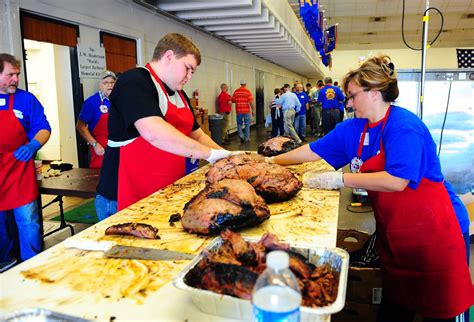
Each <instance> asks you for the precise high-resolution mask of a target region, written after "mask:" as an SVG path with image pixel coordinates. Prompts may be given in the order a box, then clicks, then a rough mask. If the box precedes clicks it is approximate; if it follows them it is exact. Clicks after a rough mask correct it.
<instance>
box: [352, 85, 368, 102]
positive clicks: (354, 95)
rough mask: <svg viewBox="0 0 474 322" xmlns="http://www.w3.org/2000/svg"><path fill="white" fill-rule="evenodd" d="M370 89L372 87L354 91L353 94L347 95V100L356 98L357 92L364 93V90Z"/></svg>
mask: <svg viewBox="0 0 474 322" xmlns="http://www.w3.org/2000/svg"><path fill="white" fill-rule="evenodd" d="M368 91H370V89H367V88H365V89H362V90H360V91H358V92H355V93H352V94H351V95H349V96H347V101H350V100H354V99H355V97H356V95H357V94H359V93H362V92H368Z"/></svg>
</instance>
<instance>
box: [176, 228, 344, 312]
mask: <svg viewBox="0 0 474 322" xmlns="http://www.w3.org/2000/svg"><path fill="white" fill-rule="evenodd" d="M221 238H222V239H223V241H224V242H223V244H222V245H221V246H220V247H219V248H218V249H217V250H216V251H215V252H207V253H204V256H205V257H204V258H203V259H202V260H201V261H200V262H199V263H198V264H197V265H196V266H194V267H193V268H192V269H191V270H190V271H189V272H188V274H186V276H185V283H186V284H187V285H189V286H192V287H196V288H200V289H205V290H210V291H213V292H216V293H219V294H227V295H231V296H235V297H239V298H243V299H251V297H252V291H253V287H254V285H255V282H256V280H257V277H258V275H259V274H260V273H261V272H263V270H264V269H265V268H266V264H265V256H266V254H267V253H268V252H270V251H272V250H283V251H286V252H288V254H289V255H290V269H291V270H292V272H293V273H294V274H295V276H296V277H297V279H298V284H299V286H300V289H301V294H302V297H303V300H302V305H304V306H308V307H321V306H326V305H329V304H331V303H333V302H334V301H335V300H336V297H337V286H338V277H337V274H336V273H334V272H333V271H332V268H331V267H329V265H322V266H319V267H315V266H314V265H313V264H311V263H309V262H308V261H307V260H306V259H305V258H304V257H303V256H302V255H300V254H297V253H295V252H292V251H290V250H289V245H287V244H284V243H281V242H279V241H278V238H277V237H276V236H275V235H272V234H268V233H267V234H265V235H263V236H262V238H261V239H260V241H258V242H256V243H252V242H247V241H245V240H244V239H243V238H242V236H241V235H240V234H238V233H235V232H232V231H230V230H225V231H223V232H222V233H221Z"/></svg>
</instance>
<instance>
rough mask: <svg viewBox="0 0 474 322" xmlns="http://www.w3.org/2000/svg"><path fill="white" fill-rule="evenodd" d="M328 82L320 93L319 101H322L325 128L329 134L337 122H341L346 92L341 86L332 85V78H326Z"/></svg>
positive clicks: (325, 82)
mask: <svg viewBox="0 0 474 322" xmlns="http://www.w3.org/2000/svg"><path fill="white" fill-rule="evenodd" d="M324 84H326V85H325V86H324V87H323V88H322V89H321V90H320V91H319V94H318V102H320V103H321V105H322V109H323V115H322V116H323V118H322V124H323V130H324V134H328V133H329V132H330V131H332V130H333V129H334V127H335V126H336V124H337V123H340V122H341V120H342V118H341V113H344V94H342V91H341V89H340V88H339V87H337V86H333V85H332V78H331V77H326V78H324Z"/></svg>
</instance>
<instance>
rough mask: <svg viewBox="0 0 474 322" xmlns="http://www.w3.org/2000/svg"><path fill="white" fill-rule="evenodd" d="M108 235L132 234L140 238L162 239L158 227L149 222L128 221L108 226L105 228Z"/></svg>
mask: <svg viewBox="0 0 474 322" xmlns="http://www.w3.org/2000/svg"><path fill="white" fill-rule="evenodd" d="M105 234H106V235H130V236H135V237H138V238H146V239H160V236H158V228H155V227H153V226H151V225H148V224H142V223H134V222H128V223H124V224H117V225H112V226H110V227H108V228H107V229H106V230H105Z"/></svg>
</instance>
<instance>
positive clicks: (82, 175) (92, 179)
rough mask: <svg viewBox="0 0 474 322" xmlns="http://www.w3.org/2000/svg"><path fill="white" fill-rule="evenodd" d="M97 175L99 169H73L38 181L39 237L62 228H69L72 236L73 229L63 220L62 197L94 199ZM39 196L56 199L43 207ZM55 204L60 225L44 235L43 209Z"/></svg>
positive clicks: (97, 181) (97, 180)
mask: <svg viewBox="0 0 474 322" xmlns="http://www.w3.org/2000/svg"><path fill="white" fill-rule="evenodd" d="M99 175H100V170H99V169H85V168H75V169H71V170H68V171H64V172H62V173H61V175H60V176H57V177H49V178H43V179H42V180H40V181H38V188H39V195H38V199H37V201H38V212H39V216H40V226H41V227H40V228H41V235H42V236H43V238H44V237H46V236H49V235H51V234H54V233H56V232H58V231H60V230H62V229H64V228H69V229H70V230H71V235H74V228H73V227H72V225H70V224H68V223H67V222H66V220H65V218H64V208H63V197H64V196H68V197H81V198H94V197H95V195H96V187H97V184H98V183H99ZM41 195H56V198H54V199H53V200H51V201H50V202H48V203H47V204H46V205H44V206H43V205H42V201H41ZM56 202H58V203H59V214H60V218H61V221H60V225H59V227H58V228H56V229H54V230H52V231H49V232H48V233H47V234H44V230H43V209H44V208H46V207H48V206H49V205H51V204H53V203H56Z"/></svg>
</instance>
